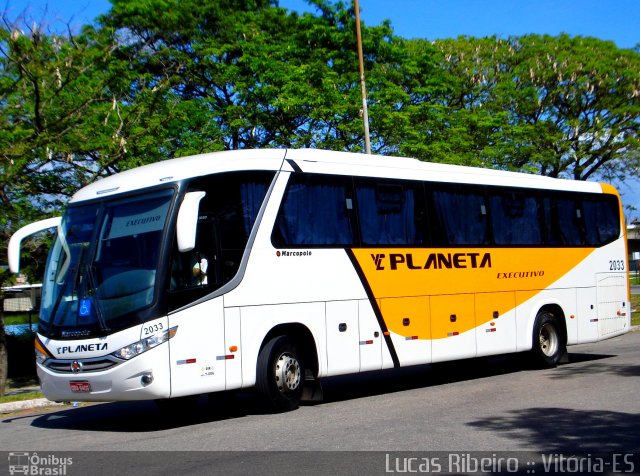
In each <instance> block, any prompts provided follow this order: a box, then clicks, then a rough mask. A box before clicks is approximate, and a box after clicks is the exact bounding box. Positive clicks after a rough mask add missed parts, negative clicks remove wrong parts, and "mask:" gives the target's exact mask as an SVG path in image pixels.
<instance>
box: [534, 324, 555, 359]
mask: <svg viewBox="0 0 640 476" xmlns="http://www.w3.org/2000/svg"><path fill="white" fill-rule="evenodd" d="M538 338H539V341H540V350H541V351H542V353H543V354H544V355H546V356H547V357H551V356H552V355H554V354H555V353H556V352H557V351H558V342H559V337H558V332H557V331H556V328H555V326H554V325H553V324H549V323H546V324H545V325H543V326H542V327H541V328H540V334H539V335H538Z"/></svg>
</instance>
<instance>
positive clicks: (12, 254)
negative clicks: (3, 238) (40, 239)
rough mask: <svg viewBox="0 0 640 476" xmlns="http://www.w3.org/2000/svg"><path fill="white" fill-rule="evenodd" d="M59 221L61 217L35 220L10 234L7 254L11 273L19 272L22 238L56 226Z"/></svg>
mask: <svg viewBox="0 0 640 476" xmlns="http://www.w3.org/2000/svg"><path fill="white" fill-rule="evenodd" d="M61 221H62V217H55V218H47V219H46V220H40V221H36V222H34V223H30V224H29V225H27V226H23V227H22V228H20V229H19V230H18V231H16V232H15V233H14V234H13V235H12V236H11V239H10V240H9V247H8V250H7V254H8V258H9V269H10V270H11V272H12V273H14V274H18V273H19V272H20V245H21V244H22V240H24V239H25V238H26V237H27V236H31V235H35V234H36V233H38V232H40V231H44V230H46V229H48V228H57V227H58V226H59V225H60V222H61Z"/></svg>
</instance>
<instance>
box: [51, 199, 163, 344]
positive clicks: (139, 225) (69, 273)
mask: <svg viewBox="0 0 640 476" xmlns="http://www.w3.org/2000/svg"><path fill="white" fill-rule="evenodd" d="M173 195H174V190H173V189H170V190H163V191H159V192H153V193H149V194H145V195H138V196H136V197H127V198H126V199H119V200H111V201H109V200H106V201H102V202H93V203H91V204H88V205H80V206H72V207H70V208H69V209H68V210H67V212H66V213H65V215H64V217H63V219H62V223H61V225H60V228H59V230H58V235H57V237H56V241H55V243H54V245H53V247H52V249H51V252H50V254H49V259H48V262H47V268H46V272H45V279H44V283H43V294H42V304H41V312H40V333H41V334H44V335H48V336H50V337H54V336H55V337H62V338H64V337H68V338H72V337H81V336H82V337H88V336H95V335H104V334H106V333H109V332H114V331H117V330H121V329H123V328H125V327H128V326H130V325H132V324H133V323H135V322H138V321H139V318H138V317H136V315H135V313H136V312H137V311H140V310H142V309H144V308H146V307H149V306H151V305H152V303H153V302H154V299H155V297H154V296H155V294H156V293H155V289H156V275H157V274H158V273H157V270H158V266H159V263H160V262H161V260H160V252H161V247H162V243H163V235H164V234H163V231H164V228H165V226H166V222H167V217H168V214H169V208H170V205H171V200H172V198H173Z"/></svg>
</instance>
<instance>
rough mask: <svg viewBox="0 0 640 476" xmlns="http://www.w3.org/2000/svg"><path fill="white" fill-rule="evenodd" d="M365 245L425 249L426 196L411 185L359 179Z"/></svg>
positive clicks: (360, 213)
mask: <svg viewBox="0 0 640 476" xmlns="http://www.w3.org/2000/svg"><path fill="white" fill-rule="evenodd" d="M356 198H357V200H358V219H359V223H360V232H361V238H362V244H363V245H386V246H388V245H413V246H416V245H422V244H423V241H424V235H423V229H424V217H425V210H424V200H423V198H424V195H423V193H422V187H421V186H419V185H417V184H412V183H411V182H401V181H382V180H379V179H356Z"/></svg>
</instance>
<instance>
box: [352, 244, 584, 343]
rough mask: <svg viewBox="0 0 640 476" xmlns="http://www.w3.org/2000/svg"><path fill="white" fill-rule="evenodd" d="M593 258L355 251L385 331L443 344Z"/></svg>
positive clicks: (496, 251) (558, 252)
mask: <svg viewBox="0 0 640 476" xmlns="http://www.w3.org/2000/svg"><path fill="white" fill-rule="evenodd" d="M592 251H593V248H562V249H549V248H546V249H544V248H516V249H514V248H512V249H503V248H491V249H487V248H473V249H461V248H452V249H416V248H406V249H404V248H385V249H381V248H374V249H363V248H361V249H353V250H352V252H353V255H354V256H355V258H356V260H357V261H358V264H359V265H360V268H361V270H362V274H363V275H364V278H365V279H366V281H367V284H368V286H369V288H370V289H371V292H372V293H373V296H374V297H375V299H376V301H377V306H378V308H379V309H380V312H381V314H382V317H383V319H384V321H385V323H386V325H387V327H388V329H389V330H390V331H392V332H394V333H396V334H398V335H401V336H406V337H410V336H416V335H417V337H418V338H419V339H441V338H444V337H448V336H452V335H456V334H458V333H462V332H466V331H469V330H471V329H473V328H474V327H478V326H480V325H483V324H486V323H489V322H491V321H492V319H499V316H500V315H503V314H505V313H507V312H509V311H511V310H513V309H514V308H515V307H517V306H518V305H520V304H521V303H523V302H525V301H526V300H528V299H530V298H531V297H533V296H534V295H535V294H537V293H538V292H540V291H541V290H544V289H546V288H548V287H549V286H551V285H552V284H553V283H555V282H556V281H558V279H560V278H561V277H562V276H563V275H565V274H566V273H567V272H569V271H570V270H572V269H574V268H575V267H576V265H577V264H578V263H580V262H581V261H582V260H584V259H585V258H586V257H587V256H588V255H589V254H590V253H591V252H592ZM516 291H518V292H516Z"/></svg>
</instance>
